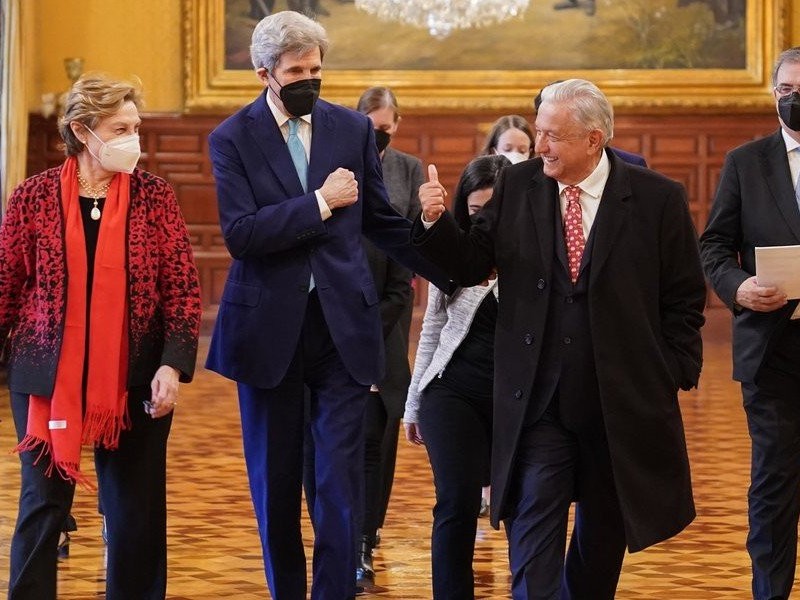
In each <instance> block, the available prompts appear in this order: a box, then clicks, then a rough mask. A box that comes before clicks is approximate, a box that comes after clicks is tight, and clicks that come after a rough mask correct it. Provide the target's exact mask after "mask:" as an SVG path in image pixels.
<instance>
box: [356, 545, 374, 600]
mask: <svg viewBox="0 0 800 600" xmlns="http://www.w3.org/2000/svg"><path fill="white" fill-rule="evenodd" d="M373 547H374V543H373V540H371V539H369V536H366V535H363V536H361V541H360V542H359V544H358V553H357V554H356V591H357V592H358V593H364V592H371V591H372V590H373V589H374V588H375V569H374V568H373V567H372V548H373Z"/></svg>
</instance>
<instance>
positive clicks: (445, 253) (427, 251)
mask: <svg viewBox="0 0 800 600" xmlns="http://www.w3.org/2000/svg"><path fill="white" fill-rule="evenodd" d="M505 181H506V179H505V171H501V172H500V177H499V178H498V180H497V183H495V186H494V192H493V193H492V198H491V200H489V202H488V203H486V205H485V206H484V207H483V209H482V210H481V211H480V213H478V218H477V220H476V222H475V223H474V224H473V225H472V227H471V228H470V230H469V231H466V232H465V231H462V230H461V229H459V227H458V225H457V223H456V221H455V219H454V218H453V216H452V214H451V213H450V211H445V213H444V214H443V215H442V216H441V217H440V218H439V220H438V221H436V223H434V224H433V226H432V227H430V228H429V229H427V230H426V229H425V227H424V226H423V225H422V219H421V217H418V218H417V219H416V221H415V222H414V229H413V231H412V240H413V242H414V244H415V245H416V246H417V247H418V248H419V250H420V252H421V253H422V254H423V255H424V256H425V257H427V258H428V259H429V260H430V261H431V262H433V263H435V264H436V265H438V266H439V267H441V268H442V269H444V271H445V272H446V273H447V274H448V276H450V277H451V278H452V279H454V280H455V282H456V284H458V285H459V286H461V287H472V286H474V285H478V284H479V283H481V282H483V281H485V280H486V278H487V277H489V275H490V274H491V272H492V269H493V268H494V267H495V255H494V239H495V235H496V230H497V223H498V222H499V220H500V212H501V208H502V199H503V196H504V194H505V193H507V186H506V184H505Z"/></svg>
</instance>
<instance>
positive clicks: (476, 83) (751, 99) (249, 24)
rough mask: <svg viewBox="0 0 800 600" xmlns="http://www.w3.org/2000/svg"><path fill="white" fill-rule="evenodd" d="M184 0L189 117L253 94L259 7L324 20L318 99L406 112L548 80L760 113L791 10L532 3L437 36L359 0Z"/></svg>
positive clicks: (754, 4)
mask: <svg viewBox="0 0 800 600" xmlns="http://www.w3.org/2000/svg"><path fill="white" fill-rule="evenodd" d="M183 1H184V28H185V39H184V46H185V60H186V64H185V90H186V99H185V102H186V103H185V106H186V110H187V111H190V112H199V111H205V112H210V111H213V112H230V111H232V110H233V109H235V108H237V107H239V106H242V105H243V104H245V103H246V102H248V101H250V100H251V99H252V98H253V97H255V96H256V95H257V94H258V92H259V91H260V89H261V88H260V83H259V82H258V80H257V78H256V76H255V73H254V71H253V68H252V65H251V64H250V55H249V45H250V35H251V33H252V31H253V27H254V26H255V24H256V23H257V22H258V20H259V19H260V18H262V17H263V16H264V15H265V14H267V12H269V11H271V10H272V11H278V10H288V9H294V10H304V11H305V12H307V13H308V12H310V13H312V14H313V16H314V17H315V18H317V19H318V20H319V22H320V23H322V24H323V25H324V26H325V28H326V30H327V32H328V36H329V38H330V42H331V44H330V49H329V51H328V54H327V55H326V56H325V71H324V76H323V96H324V97H325V98H326V99H328V100H332V101H334V102H340V103H343V104H349V105H352V104H354V103H355V101H356V99H357V98H358V96H359V95H360V94H361V92H362V91H363V90H364V89H365V88H367V87H369V86H372V85H388V86H390V87H392V88H393V89H394V90H395V91H396V92H397V93H398V95H400V96H401V97H402V98H403V106H404V109H406V110H409V109H410V110H424V111H431V110H436V111H439V110H444V111H447V110H477V111H480V110H496V109H497V110H499V109H502V110H509V111H511V110H515V111H517V110H523V109H529V108H530V105H531V98H532V97H533V96H534V95H535V94H536V92H537V91H538V90H539V89H540V88H541V86H542V85H544V84H546V83H549V82H551V81H554V80H556V79H564V78H567V77H583V78H586V79H591V80H592V81H594V82H595V83H596V84H598V85H599V86H600V88H601V89H603V90H604V91H605V92H606V94H607V95H608V96H609V98H610V99H611V101H612V102H613V104H614V106H615V107H616V108H617V110H628V111H630V112H636V111H646V112H654V111H659V110H662V109H663V110H675V109H676V108H681V107H683V108H686V109H692V110H696V109H714V110H720V109H721V110H728V109H732V110H747V109H753V108H762V107H765V106H767V105H768V104H769V103H770V95H769V89H770V87H771V77H772V74H771V69H772V63H773V61H774V59H775V57H776V56H777V53H778V52H780V50H781V49H782V48H783V46H784V44H785V40H786V39H787V32H786V28H787V27H788V25H787V23H788V15H787V14H786V13H787V11H788V8H789V7H788V4H789V1H788V0H624V1H620V0H530V2H529V3H528V7H527V9H526V10H525V11H524V12H523V13H522V14H520V15H518V16H517V17H515V18H512V19H509V20H507V21H504V22H502V23H496V24H493V25H489V26H483V27H478V28H469V29H459V30H455V31H453V32H451V33H450V34H449V35H447V36H444V37H441V36H440V37H435V36H432V35H431V34H430V33H429V31H428V30H426V29H420V28H416V27H413V26H410V25H405V24H403V23H401V22H398V21H391V20H381V19H379V18H378V17H376V16H374V15H372V14H370V13H368V12H365V11H363V10H361V9H359V8H358V7H357V5H356V3H355V2H354V1H353V0H183ZM408 2H409V4H411V3H412V2H413V0H408ZM419 4H424V3H423V2H419Z"/></svg>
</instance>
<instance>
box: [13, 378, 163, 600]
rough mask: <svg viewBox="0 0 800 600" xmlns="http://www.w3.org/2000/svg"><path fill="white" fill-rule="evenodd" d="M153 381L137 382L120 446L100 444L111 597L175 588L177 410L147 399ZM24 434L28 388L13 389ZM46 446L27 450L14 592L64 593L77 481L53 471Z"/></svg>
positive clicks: (35, 596) (45, 599)
mask: <svg viewBox="0 0 800 600" xmlns="http://www.w3.org/2000/svg"><path fill="white" fill-rule="evenodd" d="M150 393H151V392H150V388H149V387H148V386H143V387H137V388H133V389H132V390H130V392H129V395H128V410H129V413H130V416H131V421H132V424H133V427H132V429H130V430H127V431H123V432H122V434H121V435H120V440H119V448H118V449H117V450H113V451H109V450H100V449H98V450H95V468H96V470H97V479H98V485H99V488H100V490H101V491H102V494H103V509H104V511H105V515H106V522H107V526H108V533H109V544H108V555H107V556H108V567H107V572H106V598H107V599H108V600H160V599H163V598H164V597H165V596H166V589H167V528H166V527H167V500H166V451H167V437H168V436H169V430H170V426H171V424H172V415H171V414H170V415H167V416H166V417H163V418H161V419H156V420H154V419H151V418H150V416H149V415H147V414H146V413H145V412H144V409H143V407H142V400H149V399H150ZM11 409H12V411H13V414H14V423H15V425H16V428H17V437H18V438H19V439H22V437H24V435H25V431H26V427H27V422H28V395H27V394H19V393H15V392H12V393H11ZM38 454H39V450H38V449H35V450H33V451H28V452H23V453H21V454H20V463H21V466H22V468H21V487H20V501H19V514H18V516H17V525H16V528H15V530H14V535H13V537H12V539H11V572H10V577H9V585H8V598H9V600H49V599H54V598H55V597H56V561H57V556H56V555H57V546H58V535H59V532H60V531H61V529H62V526H63V524H64V521H65V519H66V518H67V515H68V514H69V511H70V508H71V507H72V498H73V495H74V492H75V485H74V484H71V483H68V482H67V481H64V480H63V479H61V478H60V477H59V476H58V475H53V476H52V477H47V476H46V475H45V474H44V470H45V469H46V468H47V460H46V459H44V460H41V461H39V463H38V464H34V462H35V461H36V458H37V457H38Z"/></svg>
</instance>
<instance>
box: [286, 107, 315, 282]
mask: <svg viewBox="0 0 800 600" xmlns="http://www.w3.org/2000/svg"><path fill="white" fill-rule="evenodd" d="M299 124H300V119H289V137H288V138H286V145H287V146H288V147H289V154H291V155H292V162H293V163H294V168H295V170H296V171H297V176H298V177H299V178H300V185H302V186H303V191H304V192H306V191H308V190H307V189H306V188H307V186H308V183H307V179H308V159H307V158H306V149H305V147H304V146H303V142H301V141H300V138H299V137H298V136H297V126H298V125H299ZM313 289H314V274H313V273H312V274H311V279H310V280H309V282H308V291H309V292H310V291H311V290H313Z"/></svg>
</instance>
